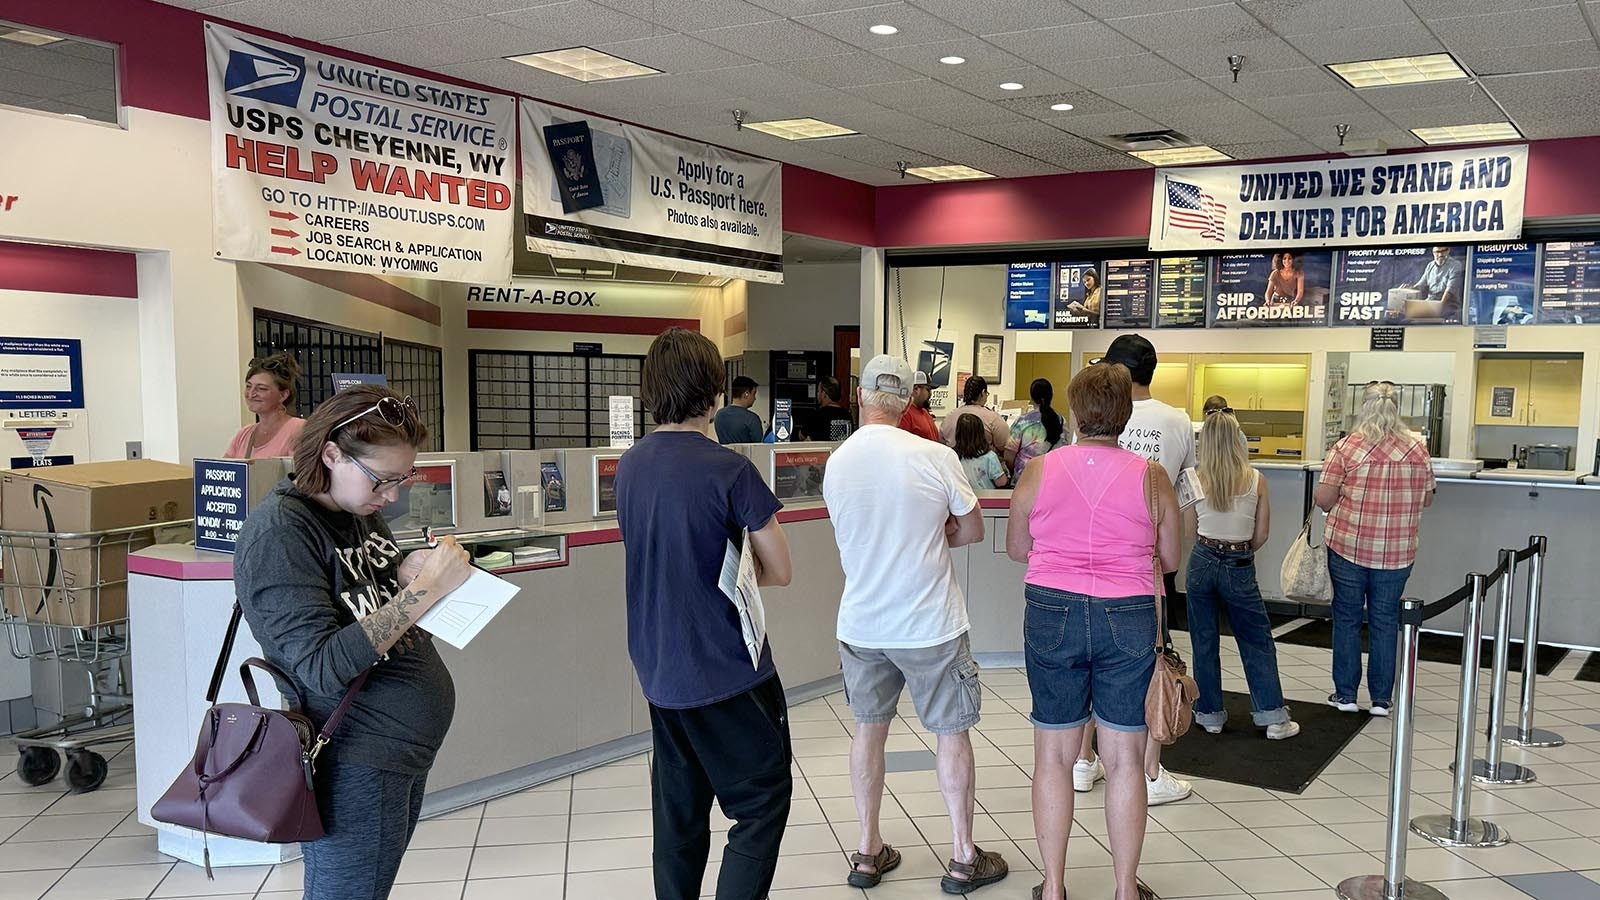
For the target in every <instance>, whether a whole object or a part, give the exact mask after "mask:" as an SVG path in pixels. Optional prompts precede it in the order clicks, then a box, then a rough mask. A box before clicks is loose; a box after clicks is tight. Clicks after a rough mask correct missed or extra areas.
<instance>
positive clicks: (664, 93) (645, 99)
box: [582, 70, 739, 113]
mask: <svg viewBox="0 0 1600 900" xmlns="http://www.w3.org/2000/svg"><path fill="white" fill-rule="evenodd" d="M724 71H725V70H724ZM706 74H707V73H705V72H688V73H684V74H681V75H652V76H650V77H648V78H628V79H623V80H619V81H594V82H590V83H588V84H585V85H582V87H583V88H585V91H584V96H586V97H589V98H592V102H593V103H595V104H598V105H597V106H594V107H591V108H593V109H596V110H598V111H600V112H602V113H603V112H604V111H605V110H607V109H609V108H611V107H612V106H682V105H684V104H687V103H710V102H716V101H719V100H732V99H733V98H735V97H738V96H739V91H738V90H737V89H735V88H733V87H730V86H724V85H720V84H717V83H715V82H712V81H710V80H708V79H706V78H704V77H702V76H704V75H706Z"/></svg>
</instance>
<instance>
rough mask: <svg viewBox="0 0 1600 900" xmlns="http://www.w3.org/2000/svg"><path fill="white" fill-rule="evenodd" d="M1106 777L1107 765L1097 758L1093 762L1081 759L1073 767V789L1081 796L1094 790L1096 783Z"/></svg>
mask: <svg viewBox="0 0 1600 900" xmlns="http://www.w3.org/2000/svg"><path fill="white" fill-rule="evenodd" d="M1105 777H1106V767H1105V764H1103V763H1101V762H1100V758H1099V757H1095V759H1094V761H1093V762H1090V761H1089V760H1087V759H1080V760H1078V761H1077V762H1076V763H1074V764H1073V766H1072V789H1073V790H1075V791H1077V792H1078V793H1080V794H1086V793H1088V792H1089V791H1092V790H1094V783H1095V782H1096V781H1100V780H1102V779H1104V778H1105Z"/></svg>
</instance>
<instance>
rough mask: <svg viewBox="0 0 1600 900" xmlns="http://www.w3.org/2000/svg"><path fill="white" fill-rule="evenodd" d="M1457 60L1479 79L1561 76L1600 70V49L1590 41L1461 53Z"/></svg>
mask: <svg viewBox="0 0 1600 900" xmlns="http://www.w3.org/2000/svg"><path fill="white" fill-rule="evenodd" d="M1456 58H1457V59H1459V60H1461V62H1462V64H1463V65H1465V66H1466V67H1467V68H1469V69H1471V70H1472V71H1473V72H1474V73H1476V74H1478V75H1479V76H1484V75H1513V74H1515V75H1520V74H1525V73H1528V72H1559V71H1561V70H1563V69H1589V68H1594V67H1595V66H1600V46H1597V45H1596V44H1595V42H1594V41H1593V40H1590V39H1585V40H1581V41H1556V42H1554V43H1544V44H1537V45H1534V46H1531V47H1492V48H1484V49H1482V50H1477V49H1472V50H1460V51H1458V52H1457V53H1456Z"/></svg>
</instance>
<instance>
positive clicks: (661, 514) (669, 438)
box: [616, 328, 793, 900]
mask: <svg viewBox="0 0 1600 900" xmlns="http://www.w3.org/2000/svg"><path fill="white" fill-rule="evenodd" d="M726 378H727V375H726V373H725V371H724V370H723V367H722V357H721V354H719V353H718V352H717V348H716V345H714V344H712V343H711V341H710V340H708V339H707V338H706V337H705V336H704V335H701V334H699V333H697V332H693V331H687V330H685V329H682V328H672V329H668V330H667V331H666V332H664V333H663V334H662V335H661V336H660V337H657V338H656V340H655V342H654V343H653V344H651V345H650V351H649V353H648V354H646V355H645V358H644V368H643V371H642V373H641V375H640V386H641V389H642V393H643V394H644V402H645V405H646V407H647V408H648V409H649V410H650V411H651V413H652V414H653V415H654V416H655V420H656V422H657V423H659V424H658V426H657V428H656V430H655V431H653V432H651V433H650V434H648V435H646V436H645V437H644V438H643V439H642V440H640V441H639V442H638V443H636V444H634V445H633V448H632V449H630V450H629V451H628V452H627V453H624V454H623V455H622V459H621V460H620V461H619V462H618V464H617V481H616V487H617V524H618V526H619V527H620V529H621V531H622V545H623V554H624V558H625V560H626V566H627V575H626V584H627V588H626V591H627V602H628V654H629V656H630V657H631V658H632V660H633V667H634V670H635V671H636V672H637V673H638V675H639V685H640V687H642V688H643V689H644V696H645V699H646V700H648V701H649V702H650V727H651V732H652V737H653V739H654V745H655V763H654V765H652V766H651V767H650V782H651V790H652V798H651V810H652V813H653V816H654V828H653V833H654V847H655V852H654V863H655V896H656V898H657V900H697V898H698V897H699V896H700V889H701V882H702V880H703V879H704V877H705V869H706V860H707V858H708V857H709V855H710V850H711V828H710V815H711V804H712V803H713V801H715V802H717V803H719V804H720V805H721V807H722V811H723V812H724V813H725V814H726V815H727V816H728V817H729V818H730V819H733V821H734V826H733V828H732V830H730V831H729V832H728V846H727V849H726V850H725V851H724V852H723V855H722V868H721V872H720V874H719V876H718V880H717V894H716V896H717V900H764V898H765V897H766V896H767V892H768V890H769V889H770V888H771V886H772V877H773V873H774V872H775V871H776V870H777V866H778V848H779V844H780V843H781V842H782V840H783V832H784V827H785V826H786V824H787V823H788V819H789V801H790V797H791V794H792V792H793V780H792V776H791V774H790V769H789V766H790V761H791V760H790V745H789V720H788V707H787V704H786V702H785V700H784V694H783V683H782V682H780V681H779V680H778V673H777V670H776V669H775V668H774V667H773V665H772V649H771V647H770V646H768V645H767V643H766V642H765V641H763V642H762V643H761V646H760V650H759V652H758V653H757V654H756V658H755V661H754V662H753V663H752V661H751V650H750V649H749V648H747V646H746V644H745V639H744V633H743V630H742V627H741V625H740V615H739V612H738V610H737V609H736V608H735V607H734V604H733V601H732V600H731V599H730V598H729V596H728V595H727V594H725V593H723V591H722V588H721V587H720V579H721V575H722V562H723V559H724V558H725V556H726V553H727V550H728V548H729V546H730V543H731V545H732V546H733V547H740V546H741V544H740V542H741V541H746V540H747V541H749V542H750V547H751V550H752V551H753V554H754V557H755V567H756V575H757V581H758V583H760V584H762V585H785V584H788V583H789V578H790V568H791V567H790V562H789V545H788V542H787V541H786V540H785V538H784V536H783V528H782V527H781V526H780V525H779V524H778V519H777V514H778V510H779V509H781V508H782V506H783V504H781V503H779V502H778V499H777V498H776V497H774V496H773V494H772V491H771V490H770V489H769V488H768V487H767V485H766V483H765V482H763V481H762V480H761V475H760V474H759V473H758V472H757V471H756V468H755V466H754V465H753V464H752V463H751V462H750V460H749V459H747V458H745V457H744V456H742V455H740V454H738V453H735V452H734V451H732V450H729V449H727V448H726V447H722V446H719V445H718V444H717V443H716V442H715V441H713V440H711V439H710V437H709V436H708V434H709V432H710V430H711V414H712V412H713V411H715V410H716V409H717V408H718V407H720V406H721V405H722V390H723V384H724V382H725V381H726Z"/></svg>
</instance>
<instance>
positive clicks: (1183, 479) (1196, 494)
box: [1177, 468, 1206, 509]
mask: <svg viewBox="0 0 1600 900" xmlns="http://www.w3.org/2000/svg"><path fill="white" fill-rule="evenodd" d="M1177 490H1178V508H1179V509H1188V508H1189V507H1191V506H1193V505H1195V504H1196V503H1199V502H1200V501H1201V500H1204V499H1205V498H1206V489H1205V488H1203V487H1201V486H1200V470H1199V469H1193V468H1190V469H1184V470H1183V471H1182V472H1179V473H1178V484H1177Z"/></svg>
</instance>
